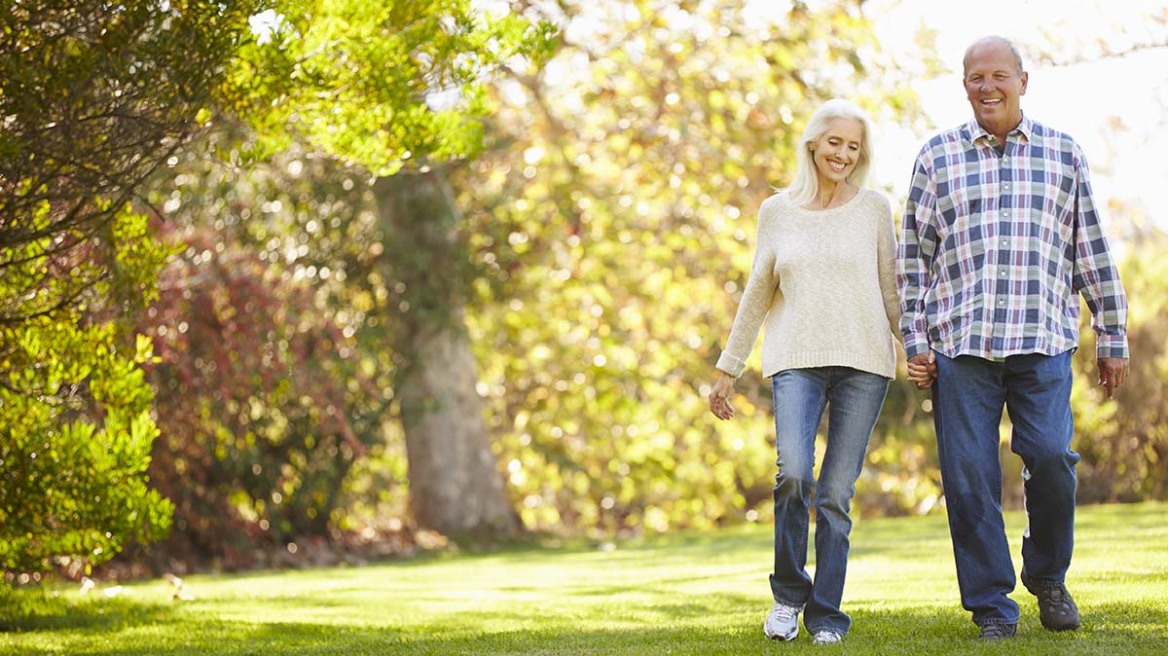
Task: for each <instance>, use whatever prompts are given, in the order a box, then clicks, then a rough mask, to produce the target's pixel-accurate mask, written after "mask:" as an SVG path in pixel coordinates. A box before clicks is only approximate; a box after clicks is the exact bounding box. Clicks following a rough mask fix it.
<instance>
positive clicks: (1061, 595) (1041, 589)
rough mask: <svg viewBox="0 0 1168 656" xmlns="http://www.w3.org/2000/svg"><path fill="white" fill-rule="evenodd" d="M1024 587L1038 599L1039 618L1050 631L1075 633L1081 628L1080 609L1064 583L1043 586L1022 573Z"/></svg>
mask: <svg viewBox="0 0 1168 656" xmlns="http://www.w3.org/2000/svg"><path fill="white" fill-rule="evenodd" d="M1022 585H1024V586H1026V589H1027V590H1029V591H1030V594H1032V595H1034V596H1035V597H1038V618H1039V619H1040V620H1042V626H1044V627H1045V628H1046V629H1047V630H1048V631H1073V630H1075V629H1077V628H1079V607H1078V606H1076V605H1075V600H1074V599H1072V598H1071V593H1069V592H1067V586H1066V585H1063V584H1062V583H1060V584H1058V585H1056V586H1041V585H1038V583H1036V582H1035V581H1032V580H1030V579H1029V578H1028V577H1027V576H1026V572H1022Z"/></svg>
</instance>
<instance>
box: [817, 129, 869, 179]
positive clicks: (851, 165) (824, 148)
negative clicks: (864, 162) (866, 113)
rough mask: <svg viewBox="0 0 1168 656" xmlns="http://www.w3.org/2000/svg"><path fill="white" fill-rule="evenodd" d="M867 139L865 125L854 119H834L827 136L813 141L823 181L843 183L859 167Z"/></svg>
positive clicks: (819, 173) (824, 135) (824, 134)
mask: <svg viewBox="0 0 1168 656" xmlns="http://www.w3.org/2000/svg"><path fill="white" fill-rule="evenodd" d="M863 142H864V124H863V123H861V122H860V121H859V120H857V119H854V118H833V119H831V120H830V121H829V122H828V124H827V130H826V131H825V132H824V133H823V136H821V137H819V139H816V140H815V141H814V142H812V143H811V146H810V148H811V158H812V160H813V161H814V162H815V172H816V176H818V178H819V183H820V184H823V183H824V182H831V183H834V184H840V183H842V182H844V181H845V180H847V178H848V176H849V175H851V174H852V171H854V170H855V168H856V162H858V161H859V160H860V148H861V147H862V144H863Z"/></svg>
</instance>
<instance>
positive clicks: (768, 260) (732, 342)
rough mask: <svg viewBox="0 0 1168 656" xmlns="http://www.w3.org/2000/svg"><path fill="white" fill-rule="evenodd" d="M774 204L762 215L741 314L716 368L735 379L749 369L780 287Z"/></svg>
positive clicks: (741, 305) (769, 203) (759, 218)
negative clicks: (776, 265)
mask: <svg viewBox="0 0 1168 656" xmlns="http://www.w3.org/2000/svg"><path fill="white" fill-rule="evenodd" d="M774 209H775V205H774V200H770V201H767V202H764V203H763V205H762V208H761V209H760V210H759V213H758V232H757V237H756V239H755V246H754V249H755V250H754V263H753V264H752V265H751V268H750V277H749V278H747V281H746V289H744V290H743V292H742V300H740V301H739V302H738V312H737V313H736V314H735V315H734V326H733V327H732V328H731V329H730V338H729V340H728V341H727V343H726V348H725V349H724V350H723V351H722V355H721V356H720V357H719V358H718V364H717V365H715V366H717V368H718V369H719V370H721V371H724V372H726V373H728V374H730V375H731V376H734V377H735V378H738V377H739V376H741V375H742V372H743V371H744V370H745V369H746V358H748V357H749V356H750V351H751V350H752V349H753V348H754V343H755V341H757V340H758V331H759V329H760V328H761V327H762V322H763V320H765V319H766V315H767V312H769V311H770V307H771V301H773V300H774V297H775V294H776V293H777V291H776V290H777V289H778V286H779V277H778V275H777V274H776V273H775V248H774V244H772V243H770V241H771V239H772V236H771V234H772V232H773V226H774V214H775V212H774Z"/></svg>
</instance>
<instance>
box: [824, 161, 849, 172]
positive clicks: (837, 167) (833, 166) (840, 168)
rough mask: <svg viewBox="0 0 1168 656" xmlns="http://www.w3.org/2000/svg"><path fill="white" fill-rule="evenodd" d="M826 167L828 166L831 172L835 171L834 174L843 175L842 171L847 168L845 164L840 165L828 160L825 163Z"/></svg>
mask: <svg viewBox="0 0 1168 656" xmlns="http://www.w3.org/2000/svg"><path fill="white" fill-rule="evenodd" d="M827 165H828V166H830V167H831V170H833V171H835V172H836V173H843V172H844V169H846V168H848V165H847V164H841V163H840V162H832V161H830V160H829V161H828V162H827Z"/></svg>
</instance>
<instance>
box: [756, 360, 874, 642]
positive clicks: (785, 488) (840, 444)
mask: <svg viewBox="0 0 1168 656" xmlns="http://www.w3.org/2000/svg"><path fill="white" fill-rule="evenodd" d="M771 390H772V393H773V395H774V404H775V438H776V439H775V442H776V445H775V446H776V450H777V452H778V460H777V464H778V466H779V473H778V475H777V476H775V490H774V497H775V569H774V572H773V573H772V574H771V577H770V582H771V592H772V593H773V595H774V598H775V601H778V602H780V603H783V604H786V605H788V606H796V607H798V606H804V605H805V608H804V615H803V623H804V625H806V627H807V630H808V631H810V632H811V633H814V632H816V631H821V630H825V629H826V630H831V631H835V632H837V633H839V634H840V635H844V634H846V633H847V632H848V629H849V628H850V627H851V623H852V618H851V617H849V616H848V615H847V614H846V613H844V612H843V611H841V610H840V601H841V599H842V598H843V591H844V578H845V576H846V574H847V567H848V548H849V541H848V533H849V532H850V531H851V529H852V520H851V517H850V516H849V515H848V511H849V509H850V507H851V500H852V495H853V494H854V493H855V490H856V487H855V483H856V478H857V477H858V476H859V475H860V468H861V466H862V465H863V463H864V454H865V453H866V451H867V448H868V438H869V436H870V435H871V434H872V428H873V427H874V426H875V425H876V418H877V417H878V416H879V415H880V409H881V408H882V407H883V405H884V395H885V394H886V393H887V391H888V379H887V378H884V377H883V376H878V375H876V374H872V373H868V372H864V371H857V370H855V369H851V368H849V367H817V368H812V369H788V370H785V371H780V372H779V373H777V374H775V375H774V376H772V377H771ZM829 406H830V409H829V411H828V430H827V450H826V453H825V454H824V457H823V464H822V466H821V467H820V473H819V480H818V481H816V480H815V475H814V472H813V470H814V465H815V435H816V432H817V430H818V429H819V422H820V419H821V418H822V417H823V411H824V408H825V407H829ZM813 489H814V492H815V580H814V583H813V582H812V580H811V577H810V576H808V574H807V533H808V523H809V512H810V510H809V509H810V503H811V496H812V490H813Z"/></svg>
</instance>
